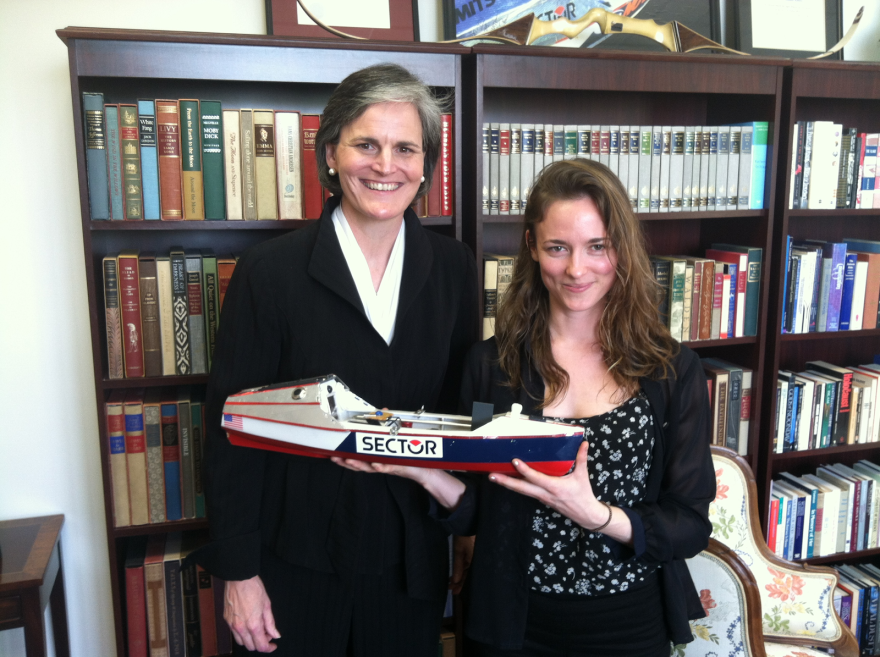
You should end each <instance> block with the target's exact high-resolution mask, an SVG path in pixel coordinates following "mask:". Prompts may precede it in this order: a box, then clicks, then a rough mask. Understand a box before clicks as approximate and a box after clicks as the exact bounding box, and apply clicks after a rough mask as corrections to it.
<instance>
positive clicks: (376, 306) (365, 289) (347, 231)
mask: <svg viewBox="0 0 880 657" xmlns="http://www.w3.org/2000/svg"><path fill="white" fill-rule="evenodd" d="M331 218H332V220H333V227H334V228H335V229H336V237H337V238H339V245H340V246H341V247H342V255H344V256H345V262H346V263H348V269H349V271H350V272H351V276H352V278H354V284H355V286H357V291H358V295H359V296H360V298H361V303H362V304H363V305H364V312H366V314H367V319H369V320H370V323H371V324H372V325H373V328H374V329H376V332H377V333H378V334H379V335H381V336H382V338H383V339H384V340H385V342H386V343H387V344H391V340H392V339H393V338H394V323H395V321H396V319H397V303H398V300H399V298H400V279H401V276H402V275H403V250H404V239H403V236H404V233H405V222H401V223H400V231H399V232H398V233H397V239H396V240H395V241H394V247H393V248H392V249H391V257H390V258H389V259H388V265H387V266H386V267H385V273H384V274H383V275H382V282H381V283H380V284H379V290H378V291H376V290H375V289H374V288H373V277H372V276H371V275H370V266H369V265H368V264H367V258H366V256H364V253H363V251H361V247H360V245H358V243H357V239H355V236H354V233H353V232H352V231H351V226H350V225H349V224H348V220H347V219H346V218H345V215H344V214H343V213H342V204H339V205H338V206H336V209H335V210H334V211H333V215H332V217H331Z"/></svg>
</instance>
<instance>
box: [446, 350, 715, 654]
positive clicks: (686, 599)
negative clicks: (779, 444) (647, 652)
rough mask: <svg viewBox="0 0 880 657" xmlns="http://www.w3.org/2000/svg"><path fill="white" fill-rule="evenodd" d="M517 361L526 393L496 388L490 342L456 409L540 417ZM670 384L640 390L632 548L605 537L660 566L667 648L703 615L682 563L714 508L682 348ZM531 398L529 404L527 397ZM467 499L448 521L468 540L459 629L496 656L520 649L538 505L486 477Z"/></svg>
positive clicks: (708, 528) (694, 384)
mask: <svg viewBox="0 0 880 657" xmlns="http://www.w3.org/2000/svg"><path fill="white" fill-rule="evenodd" d="M527 362H528V358H527V357H526V358H523V363H524V365H523V380H524V381H525V389H523V390H520V391H513V390H511V389H510V388H509V387H506V386H504V385H503V382H504V381H506V376H505V375H504V374H503V372H502V371H501V369H500V367H499V365H498V349H497V345H496V343H495V340H494V338H493V339H491V340H487V341H485V342H483V343H481V344H478V345H476V346H475V347H474V348H473V349H472V350H471V352H470V354H469V356H468V359H467V362H466V364H465V374H464V377H463V383H462V390H461V400H460V406H461V408H462V409H469V408H470V406H471V403H472V402H474V401H481V402H488V403H492V404H494V405H495V412H496V413H502V412H506V411H508V410H510V406H511V404H513V403H519V404H522V407H523V412H524V413H526V414H536V415H540V414H541V412H540V410H536V409H535V406H536V401H535V400H536V399H543V398H544V384H543V381H542V380H541V377H540V376H539V375H538V373H537V372H536V371H534V370H533V369H531V368H529V367H528V366H527V365H526V363H527ZM673 368H674V371H675V377H673V378H667V379H661V380H653V379H648V378H643V379H641V380H640V382H639V383H640V386H641V389H642V391H643V392H644V393H645V395H646V396H647V397H648V400H649V401H650V403H651V411H652V413H653V416H654V425H655V427H656V431H657V438H656V439H655V441H654V448H653V452H652V465H651V469H650V472H649V474H648V484H647V489H646V491H645V499H644V501H643V502H640V503H638V504H635V505H633V507H632V508H631V509H630V508H623V509H622V510H623V511H624V512H625V513H626V514H627V516H628V517H629V518H630V520H631V522H632V526H633V542H634V545H633V547H631V548H630V547H627V546H625V545H623V544H622V543H618V542H617V541H614V540H613V539H610V538H608V537H605V540H606V541H607V542H608V544H609V546H611V547H612V549H613V550H614V551H615V553H616V554H618V555H619V556H620V557H621V558H623V559H626V558H632V557H640V558H641V559H642V560H644V561H645V562H647V563H651V564H659V565H660V566H661V568H660V571H659V572H660V579H661V583H662V587H663V601H664V610H665V614H666V624H667V629H668V632H669V636H670V639H671V640H672V641H673V643H676V644H678V643H687V642H689V641H691V640H692V638H693V637H692V636H691V631H690V627H689V625H688V619H695V618H702V617H703V616H704V615H705V614H704V612H703V608H702V605H701V604H700V599H699V595H698V594H697V592H696V590H695V588H694V584H693V582H692V580H691V578H690V573H689V572H688V569H687V566H686V564H685V563H684V561H683V560H684V559H687V558H689V557H692V556H694V555H696V554H698V553H699V552H700V551H701V550H703V549H704V548H705V547H706V546H707V545H708V542H709V536H710V534H711V533H712V525H711V524H710V522H709V516H708V514H709V504H710V503H711V502H712V500H713V499H715V471H714V468H713V466H712V457H711V453H710V451H709V444H710V442H711V431H710V426H711V425H710V412H709V403H708V392H707V387H706V378H705V375H704V374H703V369H702V367H701V366H700V361H699V358H698V357H697V356H696V354H695V353H694V352H693V351H691V350H690V349H688V348H687V347H685V346H682V347H681V352H680V353H679V354H678V356H676V358H675V359H674V362H673ZM527 390H528V391H530V392H531V393H532V396H530V395H529V393H528V392H527ZM465 479H467V480H468V491H467V493H466V494H465V497H464V498H463V500H462V502H461V503H460V506H459V507H458V509H457V510H456V512H455V513H454V514H452V515H451V516H450V517H449V518H448V520H447V526H448V527H449V528H450V530H451V531H453V532H455V533H457V534H464V535H469V534H476V535H477V540H476V546H475V551H474V558H473V564H472V566H471V570H470V573H469V575H468V582H467V584H468V587H469V591H468V593H469V605H468V616H467V620H466V625H465V629H466V631H467V633H468V635H469V636H470V637H472V638H474V639H476V640H477V641H480V642H483V643H487V644H491V645H494V646H497V647H499V648H503V649H519V648H521V646H522V642H523V637H524V632H525V625H526V615H527V612H528V591H529V587H528V582H527V579H526V572H527V567H528V558H529V548H528V544H527V542H528V541H527V537H528V531H527V530H528V527H529V523H530V520H531V515H532V513H533V511H534V509H535V505H536V504H537V502H535V500H533V499H532V498H529V497H526V496H523V495H519V494H517V493H514V492H513V491H510V490H508V489H506V488H503V487H502V486H498V485H496V484H492V483H490V482H489V480H488V478H487V477H485V476H475V477H465Z"/></svg>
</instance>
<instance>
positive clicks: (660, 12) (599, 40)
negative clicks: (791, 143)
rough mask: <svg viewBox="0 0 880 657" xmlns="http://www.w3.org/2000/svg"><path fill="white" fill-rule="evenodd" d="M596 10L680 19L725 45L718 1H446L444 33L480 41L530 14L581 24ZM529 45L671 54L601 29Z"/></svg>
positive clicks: (648, 42)
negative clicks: (473, 37)
mask: <svg viewBox="0 0 880 657" xmlns="http://www.w3.org/2000/svg"><path fill="white" fill-rule="evenodd" d="M596 8H600V9H605V10H607V11H609V12H613V13H615V14H618V15H620V16H627V17H630V18H638V19H644V20H655V21H657V22H658V23H661V24H662V23H668V22H669V21H671V20H676V21H679V22H680V23H682V24H684V25H687V26H688V27H689V28H691V29H692V30H695V31H696V32H699V33H700V34H702V35H704V36H707V37H709V38H710V39H712V40H714V41H717V42H719V43H721V44H724V40H723V37H722V36H721V29H720V20H719V16H720V14H719V0H627V1H625V0H611V2H608V1H607V0H568V1H567V2H560V1H559V0H494V2H493V1H492V0H443V33H444V38H446V39H460V38H462V37H468V36H475V35H478V34H484V33H486V32H490V31H492V30H496V29H498V28H500V27H502V26H504V25H507V24H509V23H512V22H513V21H515V20H517V19H519V18H522V17H523V16H528V15H530V14H531V15H534V16H535V19H536V20H538V21H547V22H549V21H554V20H557V19H568V20H570V21H577V20H579V19H581V18H583V16H584V15H585V14H586V13H587V12H589V11H590V10H592V9H596ZM530 45H538V46H558V47H562V48H609V49H614V50H653V51H657V52H665V51H666V48H664V47H663V46H661V45H660V44H658V43H655V42H654V41H653V40H651V39H648V38H645V37H643V36H638V35H634V34H614V35H603V34H602V33H601V32H600V31H599V28H598V26H596V25H592V26H589V27H587V28H586V29H584V30H583V31H582V32H581V33H580V34H579V35H578V36H577V37H575V38H572V39H567V38H564V37H557V36H542V37H540V38H539V39H538V40H537V41H536V42H535V43H534V44H530ZM725 45H726V44H725Z"/></svg>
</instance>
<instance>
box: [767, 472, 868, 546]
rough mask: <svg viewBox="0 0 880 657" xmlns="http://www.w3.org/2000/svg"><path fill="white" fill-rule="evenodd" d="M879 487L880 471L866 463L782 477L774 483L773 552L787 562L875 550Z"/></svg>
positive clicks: (770, 531)
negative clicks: (798, 475)
mask: <svg viewBox="0 0 880 657" xmlns="http://www.w3.org/2000/svg"><path fill="white" fill-rule="evenodd" d="M878 482H880V466H878V465H877V464H875V463H872V462H871V461H865V460H862V461H858V462H856V463H854V464H853V465H852V467H850V466H847V465H843V464H842V463H835V464H832V465H823V466H820V467H818V468H816V473H815V474H805V475H803V476H800V477H797V476H795V475H793V474H790V473H788V472H783V473H780V475H779V478H778V479H775V480H773V482H772V484H771V491H770V512H769V513H768V527H767V544H768V546H769V548H770V549H771V550H773V551H774V553H775V554H776V555H777V556H778V557H780V558H782V559H788V560H789V561H793V560H799V559H812V558H814V557H827V556H830V555H832V554H839V553H848V552H857V551H860V550H873V549H875V548H877V547H878V531H880V525H878V520H880V487H878Z"/></svg>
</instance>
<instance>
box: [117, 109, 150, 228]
mask: <svg viewBox="0 0 880 657" xmlns="http://www.w3.org/2000/svg"><path fill="white" fill-rule="evenodd" d="M119 144H120V151H121V154H122V202H123V212H124V213H125V218H126V220H128V221H141V220H143V218H144V195H143V182H142V180H141V151H140V136H139V135H138V112H137V105H125V104H120V105H119Z"/></svg>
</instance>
